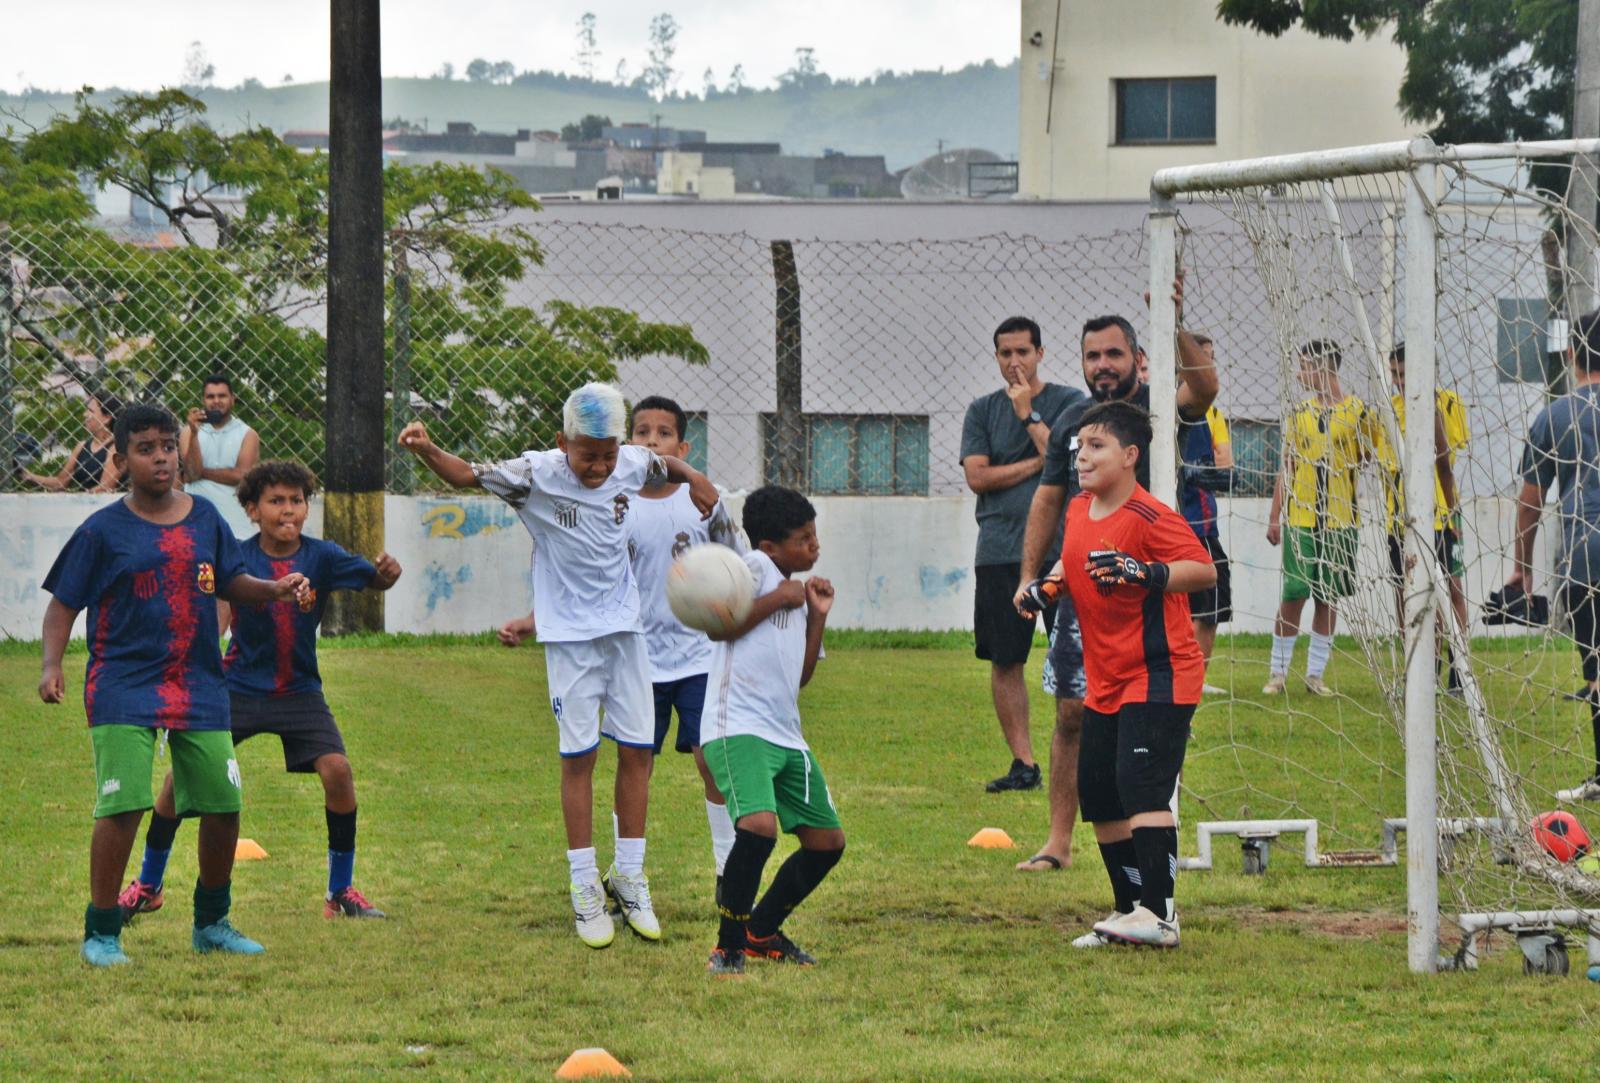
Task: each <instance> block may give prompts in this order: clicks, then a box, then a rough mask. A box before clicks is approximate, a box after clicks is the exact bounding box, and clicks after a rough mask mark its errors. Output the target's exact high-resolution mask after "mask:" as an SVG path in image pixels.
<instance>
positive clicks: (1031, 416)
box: [1027, 410, 1044, 425]
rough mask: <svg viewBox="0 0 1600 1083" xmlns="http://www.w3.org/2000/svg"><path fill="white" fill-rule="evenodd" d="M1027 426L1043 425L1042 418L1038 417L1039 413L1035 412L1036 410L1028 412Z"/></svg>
mask: <svg viewBox="0 0 1600 1083" xmlns="http://www.w3.org/2000/svg"><path fill="white" fill-rule="evenodd" d="M1027 424H1029V425H1043V424H1044V418H1042V417H1040V416H1039V411H1037V410H1032V411H1029V413H1028V421H1027Z"/></svg>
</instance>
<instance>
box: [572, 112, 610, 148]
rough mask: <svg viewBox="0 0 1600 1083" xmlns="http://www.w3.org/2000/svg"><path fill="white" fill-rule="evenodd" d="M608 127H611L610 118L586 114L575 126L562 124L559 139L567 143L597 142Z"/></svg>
mask: <svg viewBox="0 0 1600 1083" xmlns="http://www.w3.org/2000/svg"><path fill="white" fill-rule="evenodd" d="M609 127H611V118H610V117H608V116H605V117H603V116H600V115H598V114H596V113H588V114H585V116H584V118H583V119H582V120H580V121H578V122H577V123H575V124H563V125H562V126H561V138H562V139H564V140H566V141H567V142H568V143H593V142H596V141H598V140H599V139H600V138H601V137H602V136H603V135H604V134H605V130H606V129H607V128H609Z"/></svg>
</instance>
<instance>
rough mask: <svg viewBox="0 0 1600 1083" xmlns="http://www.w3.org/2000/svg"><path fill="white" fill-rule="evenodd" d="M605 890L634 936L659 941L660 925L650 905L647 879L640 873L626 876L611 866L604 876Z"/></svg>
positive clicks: (648, 879)
mask: <svg viewBox="0 0 1600 1083" xmlns="http://www.w3.org/2000/svg"><path fill="white" fill-rule="evenodd" d="M605 888H606V894H607V895H609V896H611V899H612V901H613V902H615V903H616V904H617V907H618V909H620V910H621V911H622V920H623V921H625V922H627V923H628V928H630V929H632V930H633V931H634V934H635V935H637V936H641V937H643V938H644V939H646V940H660V939H661V923H660V922H658V921H657V920H656V912H655V910H654V908H653V907H651V905H650V878H649V877H647V876H646V875H645V874H644V873H642V872H641V873H640V874H639V875H638V876H626V875H624V874H622V873H620V872H618V871H617V867H616V866H615V865H612V866H611V868H610V869H609V870H608V871H607V872H606V875H605Z"/></svg>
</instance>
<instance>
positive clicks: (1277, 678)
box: [1261, 673, 1289, 696]
mask: <svg viewBox="0 0 1600 1083" xmlns="http://www.w3.org/2000/svg"><path fill="white" fill-rule="evenodd" d="M1288 683H1289V675H1288V674H1287V673H1274V674H1272V675H1271V676H1269V677H1268V678H1267V683H1266V684H1264V685H1262V686H1261V694H1262V695H1264V696H1275V695H1277V694H1278V693H1279V692H1282V691H1283V690H1284V688H1285V687H1286V686H1287V685H1288Z"/></svg>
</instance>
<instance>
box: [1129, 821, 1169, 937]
mask: <svg viewBox="0 0 1600 1083" xmlns="http://www.w3.org/2000/svg"><path fill="white" fill-rule="evenodd" d="M1133 848H1134V850H1135V851H1136V852H1137V853H1138V855H1139V878H1140V881H1141V882H1140V884H1139V905H1140V906H1143V907H1144V908H1145V909H1146V910H1149V911H1151V912H1152V913H1154V914H1155V916H1156V917H1158V918H1160V919H1162V920H1163V921H1171V920H1172V894H1173V883H1174V881H1175V880H1176V879H1177V875H1178V829H1177V828H1176V827H1136V828H1134V829H1133Z"/></svg>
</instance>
